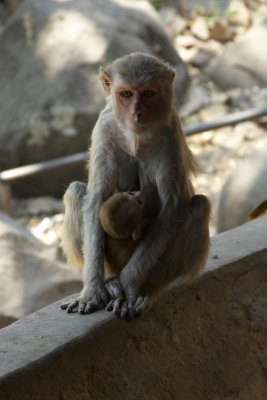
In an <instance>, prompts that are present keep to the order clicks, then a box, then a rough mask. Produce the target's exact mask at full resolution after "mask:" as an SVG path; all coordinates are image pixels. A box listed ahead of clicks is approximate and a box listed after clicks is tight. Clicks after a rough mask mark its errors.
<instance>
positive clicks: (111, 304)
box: [106, 299, 115, 311]
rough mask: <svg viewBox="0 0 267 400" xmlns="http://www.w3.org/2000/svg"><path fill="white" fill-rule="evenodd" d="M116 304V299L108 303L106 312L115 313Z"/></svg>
mask: <svg viewBox="0 0 267 400" xmlns="http://www.w3.org/2000/svg"><path fill="white" fill-rule="evenodd" d="M114 303H115V300H114V299H112V300H110V301H109V302H108V304H107V306H106V310H107V311H113V309H114Z"/></svg>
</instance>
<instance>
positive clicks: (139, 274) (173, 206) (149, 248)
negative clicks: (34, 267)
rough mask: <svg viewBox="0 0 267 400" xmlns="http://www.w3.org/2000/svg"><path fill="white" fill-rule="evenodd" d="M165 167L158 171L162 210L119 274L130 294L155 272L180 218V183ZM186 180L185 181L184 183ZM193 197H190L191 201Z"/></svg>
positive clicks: (134, 293)
mask: <svg viewBox="0 0 267 400" xmlns="http://www.w3.org/2000/svg"><path fill="white" fill-rule="evenodd" d="M165 172H166V166H165V171H163V169H162V168H159V172H158V173H157V174H156V185H157V188H158V192H159V197H160V203H161V211H160V213H159V215H158V216H157V218H156V219H155V220H154V221H153V222H152V223H151V225H150V227H149V229H148V230H147V233H146V234H145V236H144V237H143V239H142V241H140V244H139V245H138V246H137V248H136V250H135V252H134V253H133V255H132V257H131V259H130V260H129V262H128V264H127V265H126V267H125V268H124V269H123V270H122V272H121V275H120V280H121V283H122V285H123V287H124V289H125V291H126V293H128V295H129V297H131V292H132V295H133V296H135V295H136V294H138V292H139V290H140V288H141V286H142V285H143V284H144V283H145V281H146V280H147V278H148V276H149V275H150V274H151V273H152V271H153V267H154V266H155V265H156V264H157V262H158V261H159V258H160V256H161V255H162V254H163V252H164V251H165V250H166V248H167V246H168V243H169V242H170V240H171V238H172V234H173V232H174V228H175V226H176V224H177V220H178V207H179V195H180V189H179V187H180V186H181V185H180V184H179V185H178V184H177V178H176V176H175V174H174V172H173V171H171V170H170V173H169V174H168V171H167V174H165ZM166 176H167V177H166ZM183 184H184V183H182V185H183ZM189 200H190V196H188V201H189Z"/></svg>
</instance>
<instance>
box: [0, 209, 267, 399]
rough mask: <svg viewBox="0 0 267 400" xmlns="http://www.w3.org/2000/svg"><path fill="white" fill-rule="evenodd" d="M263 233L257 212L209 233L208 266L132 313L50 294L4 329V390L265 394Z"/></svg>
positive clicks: (71, 394)
mask: <svg viewBox="0 0 267 400" xmlns="http://www.w3.org/2000/svg"><path fill="white" fill-rule="evenodd" d="M266 234H267V217H263V218H261V219H259V220H256V221H253V222H252V223H249V224H246V225H244V226H242V227H239V228H237V229H235V230H233V231H231V232H226V233H223V234H220V235H217V236H215V237H214V238H212V248H211V252H210V255H209V259H208V262H207V268H206V273H204V274H203V276H202V277H201V278H200V279H198V280H195V281H194V282H192V283H191V284H189V285H184V286H180V287H176V288H173V289H171V290H170V291H168V292H167V293H165V294H164V295H163V296H162V297H161V298H160V299H159V300H158V301H157V302H156V303H155V304H154V306H153V307H152V308H151V309H150V311H148V312H147V314H145V315H144V316H143V317H142V318H140V319H137V320H135V321H132V322H129V323H127V322H125V321H120V320H118V319H116V318H115V317H113V316H112V315H110V314H109V313H107V312H105V311H99V312H97V313H94V314H92V315H90V316H81V315H78V314H67V313H65V312H63V311H61V310H60V309H59V305H60V302H57V303H54V304H52V305H50V306H48V307H46V308H44V309H42V310H39V311H37V312H36V313H34V314H32V315H30V316H28V317H25V318H24V319H22V320H20V321H17V322H15V323H14V324H12V325H10V326H9V327H7V328H5V329H2V331H1V332H0V397H1V399H2V398H3V399H5V400H17V399H23V400H37V399H38V400H46V399H48V398H49V399H50V400H51V399H52V400H57V399H58V400H60V399H63V398H64V399H72V400H76V399H77V400H83V399H84V400H85V399H86V400H88V399H92V400H102V399H110V400H113V399H114V400H115V399H116V400H117V399H130V398H131V399H133V400H143V399H149V400H150V399H151V400H152V399H153V400H154V399H159V398H160V399H162V400H169V399H176V400H184V399H187V400H196V399H198V400H214V399H216V400H224V399H226V398H227V399H230V400H238V399H242V400H251V399H253V400H264V399H265V398H266V391H267V382H266V368H265V366H266V361H267V350H266V349H267V335H266V333H267V317H266V303H267V268H266V256H267V249H266ZM219 267H221V268H219Z"/></svg>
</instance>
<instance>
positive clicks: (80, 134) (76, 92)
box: [0, 0, 188, 195]
mask: <svg viewBox="0 0 267 400" xmlns="http://www.w3.org/2000/svg"><path fill="white" fill-rule="evenodd" d="M134 51H141V52H145V53H150V54H154V55H156V56H159V57H161V58H163V59H165V60H167V61H168V62H169V63H170V64H172V65H173V66H174V67H175V69H176V71H177V78H176V82H175V89H176V95H177V99H178V102H179V101H180V100H181V98H182V96H183V94H184V92H185V88H186V85H187V83H188V75H187V72H186V68H185V66H184V64H183V63H182V61H181V59H180V57H179V56H178V54H177V52H176V50H175V49H174V47H173V46H172V44H171V42H170V40H169V39H168V37H167V34H166V33H165V32H164V30H163V28H162V26H161V24H160V18H159V16H158V14H157V13H156V11H155V10H154V9H153V8H152V6H151V5H149V3H148V2H147V1H138V2H136V1H129V0H112V1H111V0H90V1H88V0H75V1H74V0H70V1H59V0H48V1H43V0H25V1H24V2H22V4H21V5H20V6H19V7H18V9H17V11H16V12H15V14H14V15H13V16H12V17H11V18H10V19H9V21H8V23H7V24H6V25H5V28H4V30H3V31H2V33H1V35H0V59H1V63H0V87H1V91H0V120H1V126H0V170H3V169H7V168H11V167H15V166H19V165H26V164H30V163H34V162H37V161H43V160H48V159H52V158H55V157H60V156H64V155H68V154H72V153H75V152H79V151H84V150H86V149H87V147H88V143H89V137H90V132H91V130H92V128H93V126H94V123H95V121H96V119H97V116H98V113H99V111H100V110H101V108H102V107H103V105H104V103H105V95H104V92H103V90H102V88H101V85H100V83H99V79H98V70H99V66H100V65H101V64H105V63H107V62H111V61H112V60H114V59H115V58H117V57H120V56H122V55H125V54H126V53H131V52H134ZM71 179H81V168H78V169H77V170H75V171H74V170H73V169H71V168H70V169H67V168H65V169H64V170H63V171H61V172H60V174H57V175H54V174H52V173H49V175H48V174H47V173H46V174H45V175H44V176H41V177H38V179H35V180H32V179H31V180H29V179H28V180H25V181H24V182H23V184H22V185H15V186H14V187H15V189H16V191H17V192H19V193H20V194H27V195H29V194H32V195H36V194H62V191H63V189H64V188H65V186H66V183H68V182H69V181H70V180H71Z"/></svg>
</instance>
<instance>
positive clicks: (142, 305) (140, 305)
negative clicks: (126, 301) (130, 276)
mask: <svg viewBox="0 0 267 400" xmlns="http://www.w3.org/2000/svg"><path fill="white" fill-rule="evenodd" d="M141 297H142V296H140V297H139V298H138V300H137V302H136V303H135V315H136V317H138V316H139V315H141V314H142V313H143V312H144V311H145V309H146V308H147V306H148V304H149V298H148V297H142V300H141ZM139 299H140V300H139Z"/></svg>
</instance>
